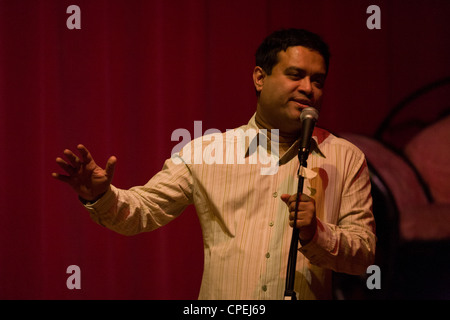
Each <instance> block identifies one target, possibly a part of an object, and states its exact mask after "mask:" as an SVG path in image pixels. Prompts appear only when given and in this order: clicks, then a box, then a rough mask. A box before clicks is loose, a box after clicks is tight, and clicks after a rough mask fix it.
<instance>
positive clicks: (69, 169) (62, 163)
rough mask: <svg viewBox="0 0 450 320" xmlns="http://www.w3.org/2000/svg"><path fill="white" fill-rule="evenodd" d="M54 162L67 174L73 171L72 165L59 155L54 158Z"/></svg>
mask: <svg viewBox="0 0 450 320" xmlns="http://www.w3.org/2000/svg"><path fill="white" fill-rule="evenodd" d="M56 163H57V164H58V165H59V166H60V167H61V169H63V170H64V171H65V172H67V173H68V174H69V175H71V174H73V173H74V171H75V168H74V167H72V166H71V165H70V164H68V163H67V162H66V161H64V160H63V159H62V158H60V157H58V158H56Z"/></svg>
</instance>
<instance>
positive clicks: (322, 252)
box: [299, 154, 376, 274]
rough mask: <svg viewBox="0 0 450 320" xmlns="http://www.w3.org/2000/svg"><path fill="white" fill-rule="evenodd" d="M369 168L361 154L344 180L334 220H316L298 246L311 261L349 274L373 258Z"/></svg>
mask: <svg viewBox="0 0 450 320" xmlns="http://www.w3.org/2000/svg"><path fill="white" fill-rule="evenodd" d="M370 191H371V185H370V179H369V170H368V168H367V163H366V161H365V158H364V155H363V154H361V156H360V157H359V160H358V161H355V163H354V165H353V168H352V170H350V174H349V175H348V176H347V178H346V179H345V181H344V189H343V193H342V199H341V206H340V211H339V221H338V223H337V224H331V223H326V222H323V221H320V220H319V219H318V221H317V229H316V234H315V236H314V238H313V239H312V240H311V241H310V242H309V243H307V244H306V245H304V246H302V247H300V248H299V250H300V252H302V253H303V254H304V255H305V257H306V258H308V259H309V260H310V262H311V263H312V264H315V265H317V266H320V267H323V268H328V269H331V270H334V271H337V272H343V273H348V274H362V273H365V272H366V269H367V267H368V266H369V265H371V264H373V262H374V260H375V243H376V236H375V220H374V217H373V214H372V197H371V193H370Z"/></svg>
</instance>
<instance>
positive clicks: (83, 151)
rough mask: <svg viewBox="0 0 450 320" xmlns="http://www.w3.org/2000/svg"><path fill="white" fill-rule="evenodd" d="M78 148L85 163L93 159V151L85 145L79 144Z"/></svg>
mask: <svg viewBox="0 0 450 320" xmlns="http://www.w3.org/2000/svg"><path fill="white" fill-rule="evenodd" d="M77 149H78V151H79V152H80V155H81V159H82V162H83V163H84V164H87V163H89V162H91V161H92V160H93V158H92V155H91V153H90V152H89V150H88V149H86V147H85V146H84V145H82V144H79V145H78V146H77Z"/></svg>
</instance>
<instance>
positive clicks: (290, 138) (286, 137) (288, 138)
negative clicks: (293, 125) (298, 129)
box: [255, 116, 298, 157]
mask: <svg viewBox="0 0 450 320" xmlns="http://www.w3.org/2000/svg"><path fill="white" fill-rule="evenodd" d="M255 123H256V125H257V126H258V128H260V129H267V137H268V138H269V140H271V139H272V132H271V129H273V128H272V127H270V126H269V125H267V124H266V123H265V122H264V121H262V120H261V119H260V118H259V117H258V116H257V117H255ZM277 138H278V143H279V152H280V157H281V156H282V155H283V154H284V153H286V151H287V150H288V149H289V148H290V147H291V146H292V145H293V144H294V143H295V141H297V139H298V133H295V134H288V133H285V132H281V131H279V135H278V137H277Z"/></svg>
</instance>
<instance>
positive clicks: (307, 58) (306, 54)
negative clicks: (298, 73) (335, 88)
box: [275, 46, 325, 72]
mask: <svg viewBox="0 0 450 320" xmlns="http://www.w3.org/2000/svg"><path fill="white" fill-rule="evenodd" d="M304 64H308V66H311V64H315V65H317V66H318V65H320V66H321V67H320V68H322V67H323V72H325V59H324V58H323V56H322V55H321V54H320V53H319V52H318V51H316V50H313V49H310V48H307V47H303V46H295V47H288V48H287V49H286V51H283V50H281V51H279V52H278V63H277V64H276V65H275V67H276V66H278V67H280V68H283V69H285V68H298V67H300V65H303V67H305V66H306V65H304Z"/></svg>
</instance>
